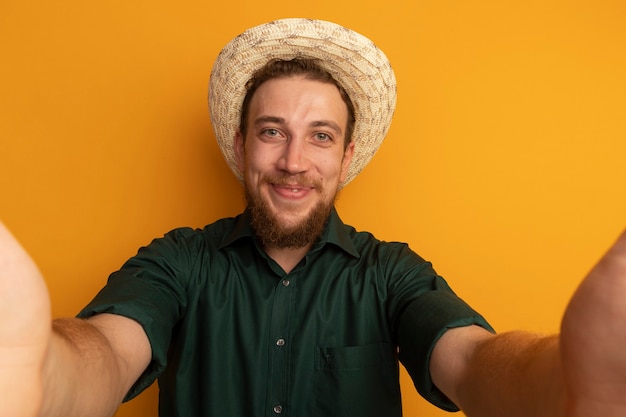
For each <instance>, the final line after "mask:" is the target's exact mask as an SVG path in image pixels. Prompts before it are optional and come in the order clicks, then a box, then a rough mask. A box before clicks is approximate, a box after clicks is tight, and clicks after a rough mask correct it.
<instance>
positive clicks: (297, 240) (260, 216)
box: [245, 177, 337, 249]
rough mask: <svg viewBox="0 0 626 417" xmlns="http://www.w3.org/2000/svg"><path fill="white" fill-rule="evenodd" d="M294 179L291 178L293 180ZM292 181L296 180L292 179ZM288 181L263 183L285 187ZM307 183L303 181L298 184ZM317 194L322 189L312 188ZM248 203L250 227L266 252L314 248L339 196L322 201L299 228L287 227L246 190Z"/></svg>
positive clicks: (295, 226) (277, 180)
mask: <svg viewBox="0 0 626 417" xmlns="http://www.w3.org/2000/svg"><path fill="white" fill-rule="evenodd" d="M290 178H292V177H290ZM292 181H293V179H292ZM286 182H287V178H284V179H283V178H271V179H265V181H264V183H265V184H268V183H274V184H276V183H286ZM299 183H300V184H302V183H304V182H303V181H300V182H299ZM313 186H314V188H315V190H319V189H320V188H321V187H320V186H318V185H315V184H314V185H313ZM245 192H246V202H247V205H248V209H249V211H250V217H251V222H250V224H251V226H252V229H253V230H254V232H255V233H256V236H257V238H258V239H259V241H260V242H261V245H262V246H263V247H264V248H273V249H287V248H291V249H297V248H303V247H306V246H308V245H310V244H312V243H313V242H314V241H315V240H316V239H317V238H318V237H319V236H320V235H321V234H322V231H323V230H324V227H325V226H326V222H327V221H328V216H329V215H330V211H331V209H332V207H333V205H334V204H335V198H336V194H337V193H335V195H334V196H333V198H332V199H330V201H328V202H325V201H323V200H320V201H319V202H318V203H317V204H316V205H315V207H313V209H312V211H311V212H310V213H309V214H308V216H307V217H306V218H305V219H303V220H301V221H300V222H299V223H298V224H296V225H293V226H287V225H285V224H284V222H282V221H281V220H280V219H279V218H278V217H277V216H275V215H274V213H272V210H271V209H270V207H269V205H268V204H267V202H266V201H265V200H264V199H263V198H261V197H260V196H259V195H258V194H256V195H253V194H252V193H251V192H250V191H249V188H248V186H247V185H246V187H245Z"/></svg>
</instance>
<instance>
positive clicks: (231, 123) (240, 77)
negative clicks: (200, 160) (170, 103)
mask: <svg viewBox="0 0 626 417" xmlns="http://www.w3.org/2000/svg"><path fill="white" fill-rule="evenodd" d="M296 57H305V58H312V59H316V60H317V61H318V63H319V64H320V66H322V67H323V68H324V69H325V70H326V71H328V72H329V73H330V74H331V75H332V76H333V78H334V79H335V80H336V81H337V82H338V83H339V84H340V85H341V86H342V87H343V88H344V89H345V90H346V92H347V93H348V95H349V96H350V99H351V100H352V103H353V105H354V109H355V118H356V122H355V126H354V133H353V135H352V139H353V140H354V142H355V149H354V155H353V157H352V163H351V165H350V167H349V170H348V174H347V177H346V179H345V181H344V182H343V184H342V186H343V185H346V184H347V183H348V182H350V181H351V180H352V179H353V178H354V177H355V176H356V175H357V174H358V173H359V172H361V170H362V169H363V168H364V167H365V165H367V163H368V162H369V161H370V159H372V157H373V156H374V154H375V153H376V151H377V150H378V148H379V146H380V145H381V143H382V141H383V139H384V138H385V135H386V134H387V131H388V130H389V125H390V124H391V118H392V116H393V112H394V109H395V105H396V79H395V75H394V73H393V70H392V69H391V65H390V64H389V60H388V59H387V57H386V56H385V54H384V53H383V52H382V51H381V50H380V49H378V48H377V47H376V45H374V43H373V42H372V41H371V40H369V39H368V38H366V37H365V36H363V35H360V34H358V33H356V32H354V31H352V30H350V29H346V28H344V27H342V26H340V25H337V24H335V23H331V22H326V21H322V20H312V19H282V20H276V21H273V22H269V23H266V24H263V25H260V26H256V27H253V28H251V29H249V30H247V31H245V32H244V33H242V34H240V35H239V36H237V37H235V38H234V39H233V40H231V41H230V42H229V43H228V44H227V45H226V46H225V47H224V48H223V49H222V51H221V52H220V54H219V55H218V57H217V59H216V61H215V64H214V65H213V70H212V71H211V80H210V83H209V109H210V113H211V122H212V124H213V129H214V130H215V136H216V138H217V142H218V145H219V147H220V149H221V151H222V153H223V155H224V158H225V159H226V162H227V163H228V165H229V167H230V169H231V170H232V171H233V173H234V174H235V176H236V177H237V178H238V179H239V180H240V181H241V180H242V178H243V177H242V173H241V171H240V170H239V168H238V166H237V163H236V161H235V151H234V137H235V132H236V130H237V128H238V127H239V116H240V111H241V104H242V102H243V99H244V97H245V95H246V89H245V85H246V82H247V81H248V80H249V79H250V78H251V76H252V74H253V73H254V72H255V71H256V70H257V69H259V68H260V67H262V66H263V65H265V64H266V63H267V62H268V61H269V60H271V59H276V58H278V59H292V58H296Z"/></svg>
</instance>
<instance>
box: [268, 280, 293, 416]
mask: <svg viewBox="0 0 626 417" xmlns="http://www.w3.org/2000/svg"><path fill="white" fill-rule="evenodd" d="M295 276H296V274H290V275H285V276H283V277H282V278H280V280H279V281H278V283H277V285H276V289H275V292H274V300H273V306H272V326H271V332H270V338H269V341H268V343H270V344H271V346H270V349H269V351H270V364H271V366H270V371H269V381H268V383H269V387H268V388H269V389H268V404H267V407H268V409H267V410H266V413H265V414H266V415H267V416H274V417H276V416H285V415H288V414H289V410H288V379H289V369H290V366H289V355H290V352H291V344H292V342H293V341H292V340H291V338H290V336H291V334H292V333H291V329H290V324H291V316H292V305H293V302H292V301H293V293H294V291H293V290H294V279H295Z"/></svg>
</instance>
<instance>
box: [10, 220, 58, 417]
mask: <svg viewBox="0 0 626 417" xmlns="http://www.w3.org/2000/svg"><path fill="white" fill-rule="evenodd" d="M50 320H51V318H50V301H49V296H48V291H47V289H46V285H45V283H44V281H43V278H42V276H41V274H40V273H39V270H38V269H37V267H36V266H35V264H34V262H33V261H32V260H31V259H30V257H29V256H28V254H27V253H26V252H25V251H24V250H23V249H22V247H21V246H20V245H19V244H18V243H17V241H16V240H15V239H14V238H13V236H11V234H10V233H9V231H8V230H7V229H6V228H5V226H4V225H3V224H2V223H1V222H0V417H9V416H10V417H32V416H36V415H38V413H39V408H40V406H41V398H42V367H43V363H44V359H45V356H46V352H47V349H48V344H49V341H50V337H51V321H50Z"/></svg>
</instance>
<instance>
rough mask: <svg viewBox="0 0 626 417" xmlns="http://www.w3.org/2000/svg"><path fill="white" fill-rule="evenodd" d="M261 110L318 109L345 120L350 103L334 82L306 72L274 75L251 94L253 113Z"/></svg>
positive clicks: (311, 110)
mask: <svg viewBox="0 0 626 417" xmlns="http://www.w3.org/2000/svg"><path fill="white" fill-rule="evenodd" d="M259 112H261V113H264V112H279V113H289V112H295V114H299V115H301V116H303V115H305V114H306V115H311V113H319V114H320V115H321V114H324V115H325V116H326V117H328V116H330V115H332V116H333V118H336V119H341V120H342V121H343V120H346V121H347V117H348V108H347V105H346V103H345V102H344V100H343V98H342V97H341V94H340V92H339V89H338V88H337V86H336V85H335V84H333V83H330V82H324V81H318V80H311V79H307V78H305V77H304V76H290V77H282V78H273V79H271V80H268V81H266V82H264V83H263V84H261V85H260V86H259V87H258V89H257V90H256V91H255V92H254V95H253V96H252V98H251V101H250V113H251V114H250V116H252V115H253V114H255V115H256V116H258V113H259Z"/></svg>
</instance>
